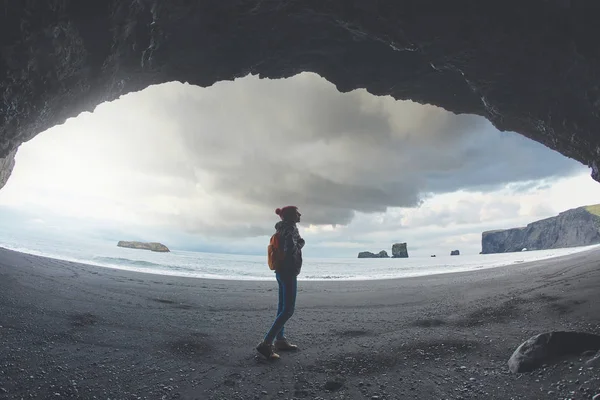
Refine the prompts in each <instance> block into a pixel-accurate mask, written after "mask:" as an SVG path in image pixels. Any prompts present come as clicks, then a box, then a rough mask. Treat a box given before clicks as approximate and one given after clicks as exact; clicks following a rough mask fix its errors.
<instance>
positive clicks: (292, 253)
mask: <svg viewBox="0 0 600 400" xmlns="http://www.w3.org/2000/svg"><path fill="white" fill-rule="evenodd" d="M275 214H277V215H279V217H280V218H281V221H279V222H278V223H277V224H275V230H276V231H277V233H278V234H279V243H280V244H281V245H282V247H283V254H284V258H283V262H282V266H281V268H279V269H277V270H276V271H275V277H276V278H277V283H278V284H279V305H278V307H277V318H275V322H274V323H273V325H272V326H271V329H269V331H268V332H267V334H266V335H265V337H264V339H263V341H262V342H260V343H259V344H258V346H256V350H257V351H258V352H259V353H260V354H262V355H263V356H264V357H266V358H267V359H278V358H279V354H277V353H276V352H275V351H276V350H279V351H293V350H297V349H298V347H297V346H295V345H293V344H290V342H288V340H287V339H286V337H285V329H284V325H285V323H286V322H287V321H288V320H289V319H290V317H291V316H292V315H293V314H294V308H295V306H296V292H297V289H298V278H297V277H298V275H299V274H300V270H301V269H302V248H303V247H304V239H302V238H301V237H300V232H298V226H297V225H296V224H297V223H298V222H300V216H301V214H300V212H299V211H298V207H295V206H287V207H283V208H278V209H277V210H275Z"/></svg>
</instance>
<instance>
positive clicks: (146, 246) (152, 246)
mask: <svg viewBox="0 0 600 400" xmlns="http://www.w3.org/2000/svg"><path fill="white" fill-rule="evenodd" d="M117 246H118V247H126V248H129V249H139V250H150V251H156V252H159V253H168V252H170V251H171V250H169V248H168V247H167V246H165V245H164V244H162V243H158V242H149V243H144V242H128V241H125V240H120V241H119V243H117Z"/></svg>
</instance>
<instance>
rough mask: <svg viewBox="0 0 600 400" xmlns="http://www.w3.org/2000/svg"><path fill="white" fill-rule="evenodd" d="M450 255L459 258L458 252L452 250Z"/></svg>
mask: <svg viewBox="0 0 600 400" xmlns="http://www.w3.org/2000/svg"><path fill="white" fill-rule="evenodd" d="M450 255H451V256H460V251H458V250H452V251H451V252H450Z"/></svg>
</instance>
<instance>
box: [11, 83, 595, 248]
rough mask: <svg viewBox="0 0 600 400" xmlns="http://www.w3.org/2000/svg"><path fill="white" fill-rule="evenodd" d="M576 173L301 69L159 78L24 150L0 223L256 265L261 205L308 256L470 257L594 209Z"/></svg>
mask: <svg viewBox="0 0 600 400" xmlns="http://www.w3.org/2000/svg"><path fill="white" fill-rule="evenodd" d="M589 173H590V171H589V169H588V168H587V167H586V166H583V165H581V164H580V163H578V162H576V161H574V160H571V159H568V158H566V157H564V156H562V155H561V154H559V153H557V152H555V151H552V150H550V149H548V148H546V147H544V146H543V145H541V144H539V143H537V142H534V141H531V140H529V139H527V138H525V137H523V136H521V135H518V134H515V133H513V132H500V131H498V130H496V129H495V128H494V127H493V126H492V125H491V124H490V123H489V122H488V121H487V120H486V119H484V118H482V117H478V116H472V115H455V114H453V113H450V112H447V111H445V110H443V109H441V108H438V107H435V106H431V105H421V104H417V103H413V102H410V101H396V100H394V99H393V98H391V97H376V96H373V95H371V94H369V93H368V92H367V91H365V90H362V89H361V90H355V91H352V92H349V93H339V92H338V91H337V90H336V88H335V86H334V85H332V84H331V83H329V82H327V81H326V80H325V79H323V78H321V77H319V76H318V75H315V74H311V73H302V74H300V75H297V76H295V77H293V78H289V79H285V80H266V79H259V78H258V77H256V76H247V77H244V78H239V79H236V80H235V81H227V82H219V83H216V84H215V85H213V86H211V87H208V88H200V87H196V86H193V85H188V84H184V83H178V82H171V83H167V84H162V85H156V86H151V87H149V88H147V89H145V90H143V91H141V92H136V93H130V94H128V95H125V96H122V97H121V98H120V99H118V100H115V101H113V102H110V103H103V104H100V105H99V106H97V108H96V109H95V110H94V112H93V113H83V114H81V115H79V116H78V117H76V118H71V119H69V120H67V121H66V122H65V123H64V124H63V125H59V126H55V127H53V128H51V129H49V130H47V131H45V132H42V133H40V134H39V135H38V136H37V137H35V138H34V139H32V140H31V141H29V142H27V143H24V144H23V145H22V146H21V147H20V148H19V151H18V153H17V156H16V166H15V169H14V171H13V174H12V176H11V178H10V179H9V181H8V183H7V185H6V186H5V187H4V188H3V189H2V190H0V217H1V218H0V221H2V222H1V224H2V225H3V227H4V228H5V229H6V228H9V229H14V231H15V232H16V234H18V232H20V231H36V232H39V233H41V234H52V235H54V234H60V235H67V236H68V235H72V236H73V237H81V236H82V235H83V236H89V237H99V238H104V239H107V240H114V241H117V240H127V239H131V240H148V241H160V242H163V243H165V244H167V245H168V246H169V247H171V248H174V249H186V250H199V251H214V252H230V253H242V254H263V253H264V251H265V250H264V248H265V246H266V244H265V243H266V242H267V241H268V235H270V234H272V233H273V225H274V224H275V223H276V222H277V218H278V217H277V216H276V215H275V213H274V210H275V208H277V207H282V206H285V205H289V204H292V205H297V206H298V207H300V211H301V212H302V223H301V224H300V231H301V233H302V235H303V236H304V237H305V238H306V240H307V247H306V248H305V252H306V254H307V255H308V256H318V257H328V256H331V257H354V256H355V255H356V254H357V253H358V252H359V251H364V250H368V251H373V252H378V251H380V250H382V249H384V250H387V251H388V252H390V250H391V245H392V244H393V243H395V242H407V243H408V249H409V253H410V254H417V255H429V254H444V253H446V252H448V253H449V252H450V250H453V249H459V250H461V253H473V254H477V253H478V252H479V251H480V250H481V232H483V231H485V230H490V229H501V228H510V227H515V226H522V225H525V224H527V223H529V222H532V221H535V220H538V219H541V218H546V217H550V216H553V215H556V214H557V213H558V212H560V211H564V210H566V209H569V208H573V207H578V206H581V205H586V204H595V203H600V184H598V183H596V182H594V181H593V180H592V179H591V178H590V176H589ZM0 228H1V227H0ZM23 237H24V238H25V236H23ZM24 240H25V239H24Z"/></svg>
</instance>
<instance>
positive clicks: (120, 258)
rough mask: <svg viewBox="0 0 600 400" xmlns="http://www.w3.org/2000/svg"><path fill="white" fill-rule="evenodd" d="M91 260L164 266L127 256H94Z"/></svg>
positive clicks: (140, 265)
mask: <svg viewBox="0 0 600 400" xmlns="http://www.w3.org/2000/svg"><path fill="white" fill-rule="evenodd" d="M93 260H94V261H96V262H103V263H107V264H117V265H135V266H137V267H151V268H152V267H165V265H163V264H157V263H153V262H150V261H142V260H131V259H129V258H122V257H94V258H93Z"/></svg>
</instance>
